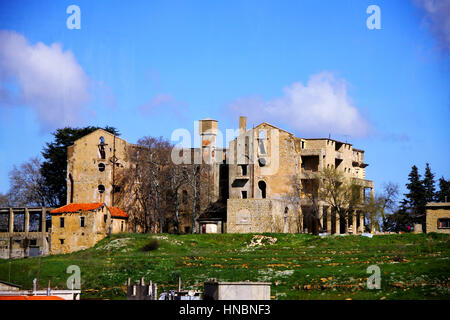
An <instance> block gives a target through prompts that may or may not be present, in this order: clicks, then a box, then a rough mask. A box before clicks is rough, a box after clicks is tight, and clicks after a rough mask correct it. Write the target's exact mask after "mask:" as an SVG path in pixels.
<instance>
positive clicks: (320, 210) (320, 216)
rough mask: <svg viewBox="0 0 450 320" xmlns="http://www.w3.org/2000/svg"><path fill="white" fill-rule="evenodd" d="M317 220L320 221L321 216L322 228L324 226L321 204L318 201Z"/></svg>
mask: <svg viewBox="0 0 450 320" xmlns="http://www.w3.org/2000/svg"><path fill="white" fill-rule="evenodd" d="M317 218H318V220H319V222H320V218H322V228H323V227H324V225H323V204H322V203H320V202H319V211H318V217H317Z"/></svg>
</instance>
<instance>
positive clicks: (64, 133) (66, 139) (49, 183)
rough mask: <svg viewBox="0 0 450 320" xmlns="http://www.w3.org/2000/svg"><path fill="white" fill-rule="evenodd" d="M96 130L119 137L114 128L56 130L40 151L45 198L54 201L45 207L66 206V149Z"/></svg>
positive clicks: (68, 128)
mask: <svg viewBox="0 0 450 320" xmlns="http://www.w3.org/2000/svg"><path fill="white" fill-rule="evenodd" d="M97 129H104V130H106V131H108V132H110V133H112V134H115V135H120V133H119V132H118V131H117V129H116V128H114V127H109V126H106V127H105V128H100V127H93V126H89V127H84V128H70V127H66V128H63V129H58V130H56V132H54V133H53V136H54V140H53V142H51V143H47V144H46V147H44V150H43V151H42V156H43V157H44V159H45V160H44V162H43V163H42V165H41V174H42V176H43V178H44V183H45V187H46V192H47V193H48V194H49V195H48V196H47V197H46V198H48V199H54V200H53V201H52V203H48V204H47V206H53V207H58V206H62V205H65V204H66V200H67V199H66V196H67V195H66V193H67V184H66V176H67V147H68V146H70V145H72V144H73V143H74V142H75V140H78V139H79V138H81V137H84V136H85V135H87V134H89V133H91V132H94V131H95V130H97Z"/></svg>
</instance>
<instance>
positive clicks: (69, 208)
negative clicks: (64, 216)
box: [50, 202, 128, 218]
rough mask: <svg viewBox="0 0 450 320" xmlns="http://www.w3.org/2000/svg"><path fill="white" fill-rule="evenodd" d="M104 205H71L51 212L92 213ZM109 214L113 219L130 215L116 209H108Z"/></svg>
mask: <svg viewBox="0 0 450 320" xmlns="http://www.w3.org/2000/svg"><path fill="white" fill-rule="evenodd" d="M103 205H104V203H101V202H95V203H69V204H66V205H65V206H63V207H61V208H58V209H55V210H53V211H50V213H67V212H80V211H92V210H96V209H99V208H101V206H103ZM108 209H109V212H111V217H113V218H128V214H127V213H126V212H125V211H124V210H122V209H120V208H116V207H108Z"/></svg>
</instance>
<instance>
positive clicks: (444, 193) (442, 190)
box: [436, 177, 450, 202]
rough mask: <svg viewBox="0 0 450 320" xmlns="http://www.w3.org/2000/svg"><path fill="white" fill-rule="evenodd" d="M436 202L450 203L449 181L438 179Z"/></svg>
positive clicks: (442, 178)
mask: <svg viewBox="0 0 450 320" xmlns="http://www.w3.org/2000/svg"><path fill="white" fill-rule="evenodd" d="M436 200H437V201H439V202H449V201H450V180H445V179H444V177H441V178H440V179H439V191H438V192H436Z"/></svg>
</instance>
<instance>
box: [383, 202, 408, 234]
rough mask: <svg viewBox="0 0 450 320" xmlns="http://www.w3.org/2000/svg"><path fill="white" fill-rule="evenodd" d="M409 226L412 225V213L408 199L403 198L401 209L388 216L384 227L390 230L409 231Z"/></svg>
mask: <svg viewBox="0 0 450 320" xmlns="http://www.w3.org/2000/svg"><path fill="white" fill-rule="evenodd" d="M408 226H411V213H410V208H409V205H408V201H407V200H406V199H403V200H402V201H401V203H400V207H399V209H398V210H397V211H395V212H394V213H393V214H389V215H387V216H386V220H385V223H384V225H383V229H384V230H385V231H390V232H400V231H403V232H405V231H409V229H408Z"/></svg>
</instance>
